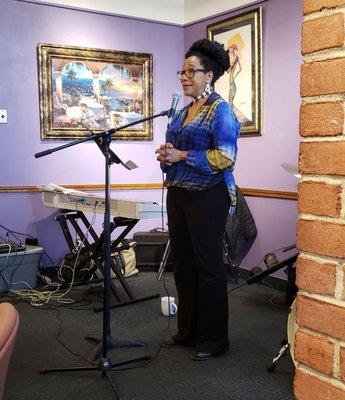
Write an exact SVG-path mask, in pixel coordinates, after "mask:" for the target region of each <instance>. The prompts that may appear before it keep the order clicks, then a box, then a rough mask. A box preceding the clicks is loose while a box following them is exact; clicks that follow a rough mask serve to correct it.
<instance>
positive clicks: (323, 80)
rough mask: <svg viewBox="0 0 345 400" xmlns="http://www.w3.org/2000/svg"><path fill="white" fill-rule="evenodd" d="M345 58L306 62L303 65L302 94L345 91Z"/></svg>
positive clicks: (310, 94)
mask: <svg viewBox="0 0 345 400" xmlns="http://www.w3.org/2000/svg"><path fill="white" fill-rule="evenodd" d="M344 70H345V58H336V59H332V60H325V61H315V62H310V63H305V64H303V65H302V67H301V95H302V97H304V96H317V95H320V94H334V93H344V92H345V74H344Z"/></svg>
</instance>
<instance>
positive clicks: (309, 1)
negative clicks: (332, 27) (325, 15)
mask: <svg viewBox="0 0 345 400" xmlns="http://www.w3.org/2000/svg"><path fill="white" fill-rule="evenodd" d="M344 4H345V0H304V1H303V13H304V14H305V15H307V14H310V13H312V12H315V11H321V10H323V9H327V8H335V7H339V6H342V5H344Z"/></svg>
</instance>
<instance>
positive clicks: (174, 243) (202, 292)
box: [156, 39, 240, 360]
mask: <svg viewBox="0 0 345 400" xmlns="http://www.w3.org/2000/svg"><path fill="white" fill-rule="evenodd" d="M228 69H229V55H228V52H227V51H225V50H224V47H223V45H221V44H220V43H218V42H212V41H210V40H207V39H202V40H199V41H197V42H195V43H194V44H193V45H192V46H191V48H190V49H189V50H188V52H187V53H186V56H185V61H184V65H183V70H182V71H178V72H177V75H178V77H179V79H180V81H181V84H182V87H183V92H184V94H185V96H189V97H191V98H192V102H191V103H190V104H189V105H188V106H186V107H185V108H183V109H182V110H181V111H180V112H179V113H177V114H176V115H175V117H174V119H173V121H172V123H171V125H170V127H169V129H168V131H167V134H166V143H165V144H163V145H161V146H160V148H159V149H157V150H156V153H157V154H158V156H157V159H158V160H159V161H160V162H161V165H162V168H163V171H164V172H165V173H166V180H165V185H166V186H167V187H168V193H167V211H168V224H169V235H170V245H171V254H172V260H173V265H174V278H175V283H176V289H177V294H178V301H179V311H178V332H177V334H176V335H174V336H172V337H171V338H168V339H166V340H165V341H164V343H163V345H164V347H178V346H186V347H190V346H196V353H195V354H193V355H192V356H191V358H192V359H193V360H207V359H210V358H213V357H216V356H218V355H220V354H222V353H224V352H226V351H227V350H228V348H229V340H228V299H227V279H226V272H225V268H224V264H223V235H224V229H225V223H226V218H227V215H228V212H229V208H230V209H231V210H234V207H235V205H236V189H235V181H234V177H233V174H232V170H233V168H234V164H235V159H236V153H237V145H236V141H237V137H238V134H239V130H240V126H239V123H238V121H237V119H236V116H235V115H234V113H233V111H232V110H231V108H230V106H229V104H228V103H227V102H226V101H225V100H224V99H222V98H221V97H220V96H219V95H218V94H217V93H214V92H212V87H213V85H214V83H215V82H216V80H217V79H218V78H219V77H220V76H221V75H223V73H224V72H225V71H226V70H228Z"/></svg>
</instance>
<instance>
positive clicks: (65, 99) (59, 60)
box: [38, 44, 152, 140]
mask: <svg viewBox="0 0 345 400" xmlns="http://www.w3.org/2000/svg"><path fill="white" fill-rule="evenodd" d="M38 55H39V83H40V108H41V138H42V139H60V140H61V139H76V138H79V137H83V136H88V135H90V130H92V131H96V132H99V131H103V130H106V129H109V128H114V127H115V128H118V127H120V126H123V125H125V124H128V123H131V122H134V121H137V120H139V119H141V118H145V117H149V116H150V115H152V55H151V54H147V53H130V52H124V51H121V52H120V51H111V50H101V49H93V48H84V47H72V46H58V45H49V44H39V47H38ZM113 139H121V140H152V121H147V122H144V123H141V124H138V125H134V126H132V127H130V128H127V129H124V130H119V131H117V132H115V134H114V135H113Z"/></svg>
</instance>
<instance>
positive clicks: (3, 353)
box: [0, 303, 19, 400]
mask: <svg viewBox="0 0 345 400" xmlns="http://www.w3.org/2000/svg"><path fill="white" fill-rule="evenodd" d="M18 324H19V316H18V312H17V310H16V309H15V308H14V307H13V305H12V304H10V303H0V400H2V398H3V394H4V388H5V381H6V375H7V369H8V364H9V362H10V358H11V354H12V349H13V345H14V340H15V338H16V335H17V330H18Z"/></svg>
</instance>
